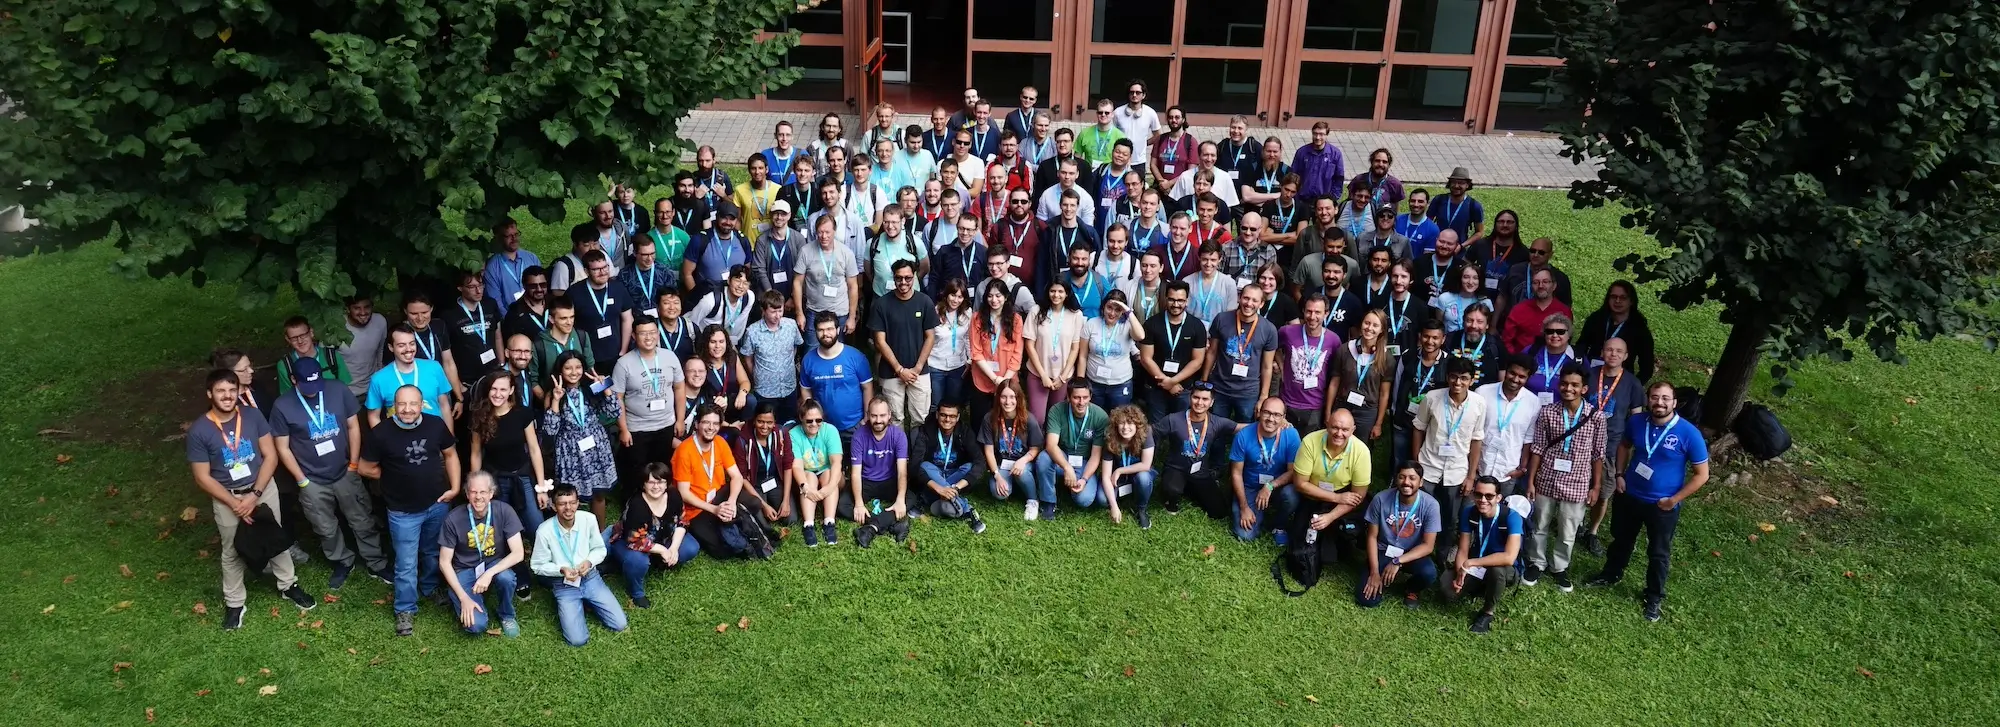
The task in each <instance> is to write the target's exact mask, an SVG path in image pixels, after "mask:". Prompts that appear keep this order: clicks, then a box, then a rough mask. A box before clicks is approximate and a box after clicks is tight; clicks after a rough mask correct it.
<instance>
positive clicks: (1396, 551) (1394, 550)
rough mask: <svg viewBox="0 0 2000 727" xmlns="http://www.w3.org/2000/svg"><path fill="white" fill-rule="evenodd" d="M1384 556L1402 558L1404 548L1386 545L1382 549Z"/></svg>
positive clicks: (1392, 558)
mask: <svg viewBox="0 0 2000 727" xmlns="http://www.w3.org/2000/svg"><path fill="white" fill-rule="evenodd" d="M1382 557H1384V558H1389V559H1391V560H1394V559H1396V558H1401V557H1403V549H1402V548H1398V547H1396V546H1394V545H1391V546H1387V547H1384V548H1383V549H1382Z"/></svg>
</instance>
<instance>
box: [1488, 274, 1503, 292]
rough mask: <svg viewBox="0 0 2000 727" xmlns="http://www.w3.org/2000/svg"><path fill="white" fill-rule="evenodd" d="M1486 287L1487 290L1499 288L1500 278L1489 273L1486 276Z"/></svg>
mask: <svg viewBox="0 0 2000 727" xmlns="http://www.w3.org/2000/svg"><path fill="white" fill-rule="evenodd" d="M1486 289H1487V290H1498V289H1500V279H1499V278H1496V277H1493V276H1491V275H1488V276H1486Z"/></svg>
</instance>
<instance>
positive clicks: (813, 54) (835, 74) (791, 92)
mask: <svg viewBox="0 0 2000 727" xmlns="http://www.w3.org/2000/svg"><path fill="white" fill-rule="evenodd" d="M841 51H842V49H841V47H840V46H837V45H801V46H795V47H793V48H792V50H791V52H788V53H786V54H785V67H786V68H796V69H798V70H799V80H797V81H794V82H793V83H792V85H790V86H786V87H784V88H777V89H771V90H769V91H767V92H765V94H764V96H765V97H766V98H772V99H780V100H786V101H833V102H840V101H843V100H846V98H847V91H846V89H845V88H844V87H843V86H842V84H841Z"/></svg>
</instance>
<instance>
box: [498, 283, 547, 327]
mask: <svg viewBox="0 0 2000 727" xmlns="http://www.w3.org/2000/svg"><path fill="white" fill-rule="evenodd" d="M521 290H522V291H523V292H522V293H521V297H520V298H519V299H518V300H515V301H514V303H513V304H512V305H509V306H507V317H506V318H505V319H502V320H501V321H500V333H501V335H504V336H507V337H509V338H512V337H514V336H527V337H528V339H529V340H541V337H542V333H544V332H546V331H548V330H549V273H548V271H547V270H543V269H542V268H541V267H540V266H536V267H531V268H528V269H527V270H525V271H523V272H522V273H521Z"/></svg>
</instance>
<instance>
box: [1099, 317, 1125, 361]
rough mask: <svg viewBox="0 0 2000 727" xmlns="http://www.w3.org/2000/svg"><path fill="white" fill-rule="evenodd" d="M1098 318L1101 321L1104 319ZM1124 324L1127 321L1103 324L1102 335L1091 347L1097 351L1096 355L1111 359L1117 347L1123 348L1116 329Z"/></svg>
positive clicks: (1116, 353)
mask: <svg viewBox="0 0 2000 727" xmlns="http://www.w3.org/2000/svg"><path fill="white" fill-rule="evenodd" d="M1098 320H1099V321H1103V320H1104V319H1102V318H1100V319H1098ZM1126 325H1128V323H1125V322H1120V323H1105V324H1103V330H1104V336H1103V337H1102V338H1099V339H1097V343H1096V345H1094V346H1092V347H1091V348H1093V349H1095V350H1096V351H1097V355H1098V357H1100V358H1104V359H1111V358H1115V357H1116V356H1117V355H1118V353H1119V351H1118V349H1120V348H1123V345H1122V344H1120V343H1119V340H1120V339H1119V336H1118V331H1119V330H1120V329H1122V328H1124V327H1125V326H1126Z"/></svg>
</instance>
